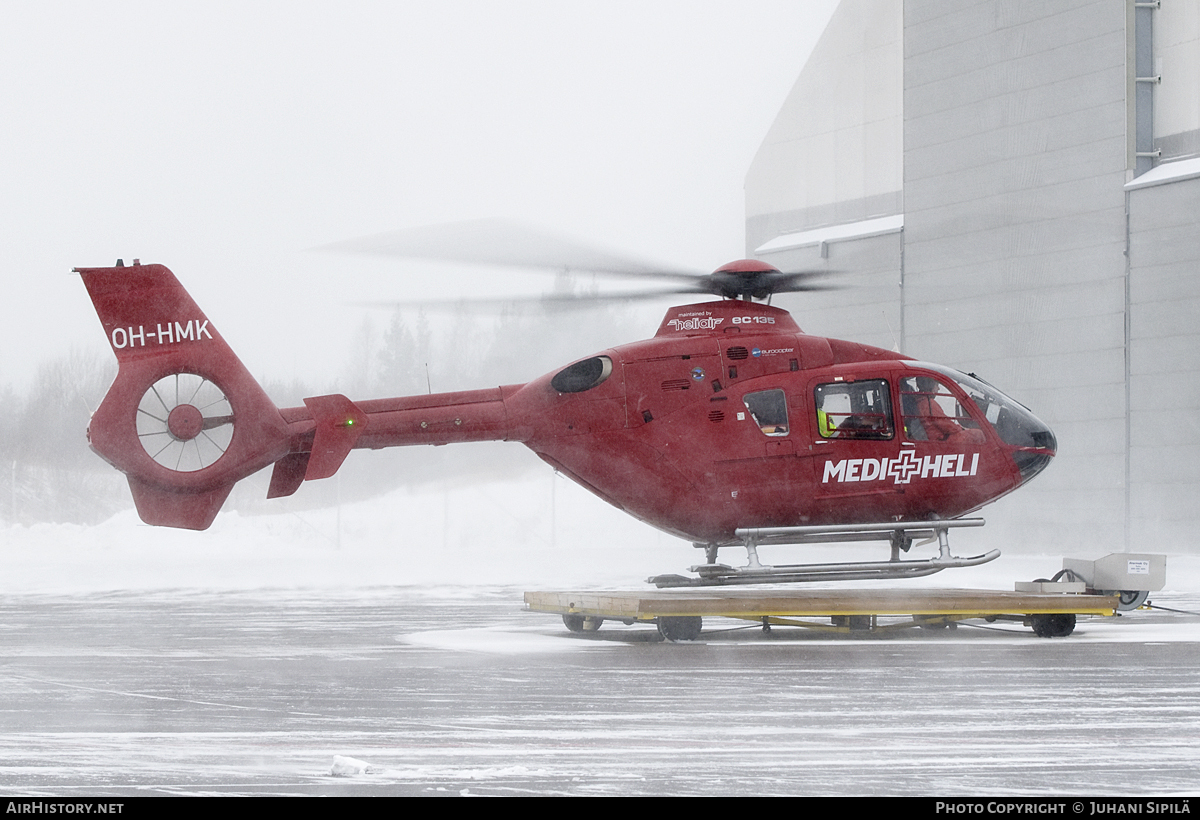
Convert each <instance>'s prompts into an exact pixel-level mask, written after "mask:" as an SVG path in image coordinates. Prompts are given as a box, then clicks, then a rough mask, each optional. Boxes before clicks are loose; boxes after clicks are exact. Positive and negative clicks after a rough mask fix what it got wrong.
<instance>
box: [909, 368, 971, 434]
mask: <svg viewBox="0 0 1200 820" xmlns="http://www.w3.org/2000/svg"><path fill="white" fill-rule="evenodd" d="M900 413H901V415H902V416H903V417H904V435H905V437H907V438H908V440H909V441H951V442H967V443H974V444H982V443H983V442H984V441H985V438H984V434H983V431H982V430H980V429H979V424H978V423H977V422H976V421H975V420H974V419H972V418H971V414H970V413H968V412H967V410H966V408H965V407H963V406H962V405H961V404H960V403H959V401H958V398H957V397H956V396H955V395H954V393H953V392H951V390H950V388H949V387H947V386H946V385H944V384H942V383H941V382H940V381H938V380H937V379H935V378H934V377H933V376H906V377H904V378H902V379H901V380H900Z"/></svg>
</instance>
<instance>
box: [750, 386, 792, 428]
mask: <svg viewBox="0 0 1200 820" xmlns="http://www.w3.org/2000/svg"><path fill="white" fill-rule="evenodd" d="M742 401H744V402H745V403H746V409H747V410H749V411H750V415H751V417H753V419H754V423H755V424H757V425H758V429H760V430H762V431H763V432H764V433H766V434H767V435H768V436H786V435H787V434H788V417H787V400H786V399H784V397H783V391H782V390H762V391H760V392H758V393H747V394H746V395H745V396H744V397H743V398H742Z"/></svg>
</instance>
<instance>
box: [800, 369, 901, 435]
mask: <svg viewBox="0 0 1200 820" xmlns="http://www.w3.org/2000/svg"><path fill="white" fill-rule="evenodd" d="M888 395H889V392H888V383H887V381H886V380H884V379H872V380H870V381H861V382H834V383H833V384H819V385H817V388H816V390H815V391H814V398H815V399H816V406H817V433H818V435H820V437H821V438H836V439H860V440H861V439H865V440H868V441H882V440H884V439H890V438H892V437H893V435H895V426H894V424H893V422H892V405H891V401H890V400H889V398H888Z"/></svg>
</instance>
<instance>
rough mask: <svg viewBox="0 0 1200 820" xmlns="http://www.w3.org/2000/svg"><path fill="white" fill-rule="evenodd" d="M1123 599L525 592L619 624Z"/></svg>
mask: <svg viewBox="0 0 1200 820" xmlns="http://www.w3.org/2000/svg"><path fill="white" fill-rule="evenodd" d="M1117 602H1118V601H1117V598H1116V596H1109V595H1064V594H1035V593H1026V592H1000V591H995V590H970V589H803V590H792V589H744V588H741V589H712V590H694V589H681V590H652V591H646V592H637V591H611V592H604V591H599V592H526V593H525V607H526V608H527V609H529V610H531V611H534V612H549V613H557V614H560V615H568V614H574V615H583V616H585V617H588V616H591V617H601V618H611V619H614V620H636V621H651V620H654V619H655V618H657V617H659V616H695V615H700V616H713V617H725V618H744V619H747V620H759V619H762V618H773V617H774V618H787V617H832V616H839V615H947V616H953V617H954V618H955V619H963V618H987V617H993V616H1000V615H1022V616H1027V615H1039V614H1057V613H1064V614H1066V613H1070V614H1075V615H1113V614H1114V613H1115V611H1116V607H1117Z"/></svg>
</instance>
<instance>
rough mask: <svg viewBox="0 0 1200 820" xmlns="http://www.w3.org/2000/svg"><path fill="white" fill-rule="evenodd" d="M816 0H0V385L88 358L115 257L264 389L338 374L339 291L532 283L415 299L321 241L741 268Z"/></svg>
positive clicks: (346, 324) (380, 272)
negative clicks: (603, 254) (497, 224)
mask: <svg viewBox="0 0 1200 820" xmlns="http://www.w3.org/2000/svg"><path fill="white" fill-rule="evenodd" d="M834 5H836V2H835V0H819V2H818V1H817V0H806V2H804V3H796V2H788V1H786V0H785V1H784V2H750V3H747V2H740V3H733V2H686V3H612V2H604V3H586V2H579V3H561V2H557V3H556V2H488V3H484V2H451V3H437V4H433V3H425V2H415V3H388V2H380V3H370V2H368V3H349V4H347V3H339V4H332V3H329V4H317V3H254V4H240V3H239V4H233V3H212V2H207V3H203V4H191V5H182V6H181V5H178V4H167V5H164V4H154V3H131V2H118V3H108V4H88V3H82V2H78V3H74V2H67V3H39V4H29V5H18V4H5V5H4V6H3V7H2V8H0V65H2V66H3V68H2V69H0V71H2V76H3V77H4V78H5V80H4V82H3V83H0V107H2V109H3V111H4V118H3V124H2V125H0V150H2V151H3V156H4V158H5V161H4V164H3V190H4V192H5V194H6V196H4V197H3V200H2V202H0V208H2V209H3V225H4V235H5V237H6V239H7V241H6V242H5V243H4V249H5V254H4V256H5V259H4V273H3V277H4V279H3V281H4V284H5V285H6V286H7V292H8V296H7V298H5V299H3V300H0V305H2V307H0V311H2V313H0V386H3V385H4V384H6V383H11V384H14V385H16V386H18V387H21V386H22V385H23V384H24V382H25V381H26V380H27V379H28V377H29V375H30V374H31V372H32V370H33V368H34V366H35V365H36V363H37V362H38V361H41V360H43V359H45V358H48V357H52V356H57V355H62V354H63V353H65V352H66V351H68V350H69V349H70V348H71V346H72V345H75V346H81V347H85V348H91V349H94V350H96V351H98V352H99V353H100V354H101V355H103V356H108V355H109V354H108V351H107V350H106V345H105V340H104V337H103V333H102V332H101V330H100V326H99V323H98V321H97V320H96V318H95V316H94V314H93V313H92V310H91V306H90V304H89V302H88V300H87V297H86V293H85V291H84V289H83V286H82V284H81V283H80V282H79V280H78V277H76V276H73V275H71V274H70V273H69V271H70V269H71V268H72V267H74V266H96V265H111V264H113V262H114V260H115V259H116V258H117V257H123V258H125V260H126V263H129V262H130V261H131V260H132V259H133V258H135V257H138V258H140V259H141V260H142V261H143V262H160V263H163V264H166V265H167V266H168V267H170V268H171V269H172V270H174V271H175V273H176V274H177V275H178V276H179V277H180V278H181V279H182V280H183V282H184V284H185V285H186V286H187V287H188V288H189V290H190V291H191V292H192V294H193V295H194V296H195V297H196V299H197V301H198V302H199V303H200V305H201V307H202V308H203V309H204V310H205V311H206V312H207V313H208V315H209V317H210V318H211V319H212V320H213V322H214V324H215V325H216V326H217V327H219V328H220V329H221V331H222V332H223V333H224V334H225V336H226V338H227V339H229V341H230V342H231V343H232V344H233V345H234V347H235V350H237V352H238V353H239V355H241V356H242V358H243V360H245V361H246V363H247V365H248V366H249V367H250V369H251V371H252V372H253V373H255V374H256V375H263V374H268V373H269V375H271V376H273V377H280V378H287V377H290V376H294V375H302V376H304V375H309V374H315V377H321V376H323V375H326V374H330V373H332V372H334V371H336V369H337V367H338V366H339V364H340V363H341V362H342V361H344V358H345V354H346V349H347V346H348V344H349V337H350V336H351V335H352V328H353V327H354V326H355V325H356V324H357V323H359V322H361V319H362V315H363V311H362V309H361V308H357V307H352V306H350V303H352V302H354V301H356V300H362V299H387V298H395V299H401V298H427V297H432V296H437V295H441V294H442V293H443V292H444V295H449V296H460V295H465V294H469V293H470V292H476V291H483V292H488V293H502V292H507V291H508V290H510V289H512V290H523V291H525V292H529V291H530V290H531V289H532V290H535V291H536V290H538V289H541V288H542V287H543V286H542V285H541V284H540V283H535V280H533V279H531V278H530V277H521V276H516V275H514V274H512V273H510V272H505V271H491V272H487V273H484V274H482V275H480V276H477V277H476V278H475V279H474V280H473V281H470V282H457V281H456V282H451V283H449V284H447V285H445V287H436V286H433V285H429V286H425V287H423V286H421V285H420V283H421V282H423V281H430V280H429V278H428V277H422V276H420V275H418V274H420V273H422V272H424V271H426V270H427V269H428V265H427V264H425V265H422V264H421V263H411V262H410V263H399V264H397V263H391V262H387V263H384V262H380V261H376V260H369V259H359V258H355V257H347V258H341V257H336V256H331V255H328V254H321V253H313V252H312V251H311V250H309V249H311V248H313V247H314V246H317V245H321V244H324V243H328V242H335V241H338V240H342V239H347V238H350V237H355V236H361V235H364V234H370V233H374V232H380V231H388V230H393V229H397V228H405V227H410V226H415V225H423V224H429V223H437V222H443V221H454V220H461V219H471V218H478V217H492V216H502V217H510V218H517V219H523V220H527V221H531V222H534V223H538V224H541V225H546V226H548V227H551V228H554V229H557V230H560V231H564V232H566V233H569V234H572V235H575V236H578V237H581V238H583V239H587V240H590V241H593V242H597V243H599V244H603V245H606V246H611V247H614V248H617V249H626V250H629V251H631V252H634V253H637V254H640V255H643V256H647V257H650V258H655V259H661V260H664V261H667V262H672V263H676V264H683V265H689V266H693V267H696V268H700V269H706V270H709V269H713V268H715V267H717V266H718V265H720V264H722V263H724V262H727V261H729V260H731V259H735V258H738V257H740V256H742V255H744V249H743V196H742V183H743V177H744V175H745V172H746V170H747V168H748V166H749V163H750V160H751V158H752V156H753V154H754V151H755V150H756V149H757V147H758V145H759V144H760V142H761V140H762V138H763V136H764V135H765V133H766V131H767V128H768V126H769V125H770V123H771V121H772V119H773V118H774V116H775V114H776V112H777V110H778V108H779V106H780V104H781V103H782V101H783V99H784V97H785V96H786V94H787V91H788V90H789V88H790V87H791V85H792V83H793V82H794V81H795V79H796V77H797V76H798V74H799V72H800V69H801V67H802V66H803V63H804V60H805V59H806V57H807V55H808V52H809V51H810V50H811V48H812V45H813V44H814V43H815V42H816V39H817V37H819V35H820V33H821V30H822V29H823V27H824V25H825V22H826V21H827V19H828V17H829V15H830V14H831V12H832V8H833V6H834ZM443 279H444V277H438V276H434V277H433V278H432V282H433V283H435V285H436V284H437V283H439V282H440V281H441V280H443ZM544 287H546V288H548V287H549V283H546V284H545V286H544ZM428 289H432V290H434V291H435V292H432V293H430V292H427V290H428ZM664 307H665V306H664ZM659 312H661V308H655V309H654V312H653V313H652V314H651V315H652V316H654V315H656V314H657V313H659ZM656 322H657V320H656V318H651V319H649V320H648V321H647V326H646V329H645V335H647V336H648V335H650V334H651V333H652V332H653V330H654V327H655V325H656ZM531 375H536V374H531Z"/></svg>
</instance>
